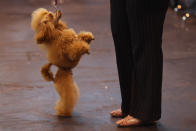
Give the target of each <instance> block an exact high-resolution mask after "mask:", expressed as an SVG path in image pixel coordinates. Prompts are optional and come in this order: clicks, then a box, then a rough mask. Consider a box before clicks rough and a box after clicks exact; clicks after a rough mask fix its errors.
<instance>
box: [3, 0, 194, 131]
mask: <svg viewBox="0 0 196 131" xmlns="http://www.w3.org/2000/svg"><path fill="white" fill-rule="evenodd" d="M38 7H45V8H47V9H50V10H53V8H52V7H51V6H50V3H49V2H48V1H46V0H45V1H44V0H9V1H3V0H1V1H0V18H1V20H0V28H1V30H0V130H1V131H12V130H14V131H23V130H24V131H53V130H54V131H65V130H66V131H72V130H73V131H121V130H125V131H126V130H134V131H149V130H150V131H194V130H196V95H195V94H196V79H195V78H196V70H195V67H196V24H191V23H189V24H188V25H186V26H185V24H183V22H182V21H181V19H180V18H178V17H177V16H176V14H175V13H174V12H173V11H171V10H169V11H168V14H167V19H166V23H165V30H164V38H163V49H164V78H163V102H162V105H163V106H162V110H163V113H162V119H161V120H160V121H159V123H158V124H157V125H156V126H150V127H132V128H117V127H116V125H115V121H116V120H117V119H114V118H110V115H109V112H110V111H111V110H113V109H116V108H119V107H120V90H119V83H118V77H117V70H116V61H115V54H114V46H113V41H112V36H111V33H110V24H109V1H106V0H64V4H63V5H62V6H61V9H62V11H63V19H64V20H66V21H67V23H68V25H69V26H70V27H72V28H75V29H76V30H77V31H80V30H89V31H92V32H93V33H94V34H95V37H96V41H94V42H93V44H92V51H91V55H90V56H85V57H83V59H82V61H81V63H80V64H79V66H78V67H77V68H76V69H75V70H74V74H75V79H76V82H77V84H78V85H79V88H80V92H81V99H80V101H79V103H78V104H77V106H76V108H75V113H74V116H73V117H72V118H59V117H57V116H55V110H54V106H55V102H56V100H57V99H58V95H57V93H56V92H55V89H54V87H53V84H52V83H47V82H45V81H44V80H43V79H42V77H41V75H40V67H41V66H42V65H43V64H45V63H46V62H47V61H46V59H45V56H44V54H43V53H42V52H41V51H40V49H39V48H38V47H37V45H36V44H35V42H34V41H33V32H32V31H31V28H30V15H31V12H32V11H33V10H35V9H36V8H38ZM54 70H55V69H54Z"/></svg>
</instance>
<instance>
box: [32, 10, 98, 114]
mask: <svg viewBox="0 0 196 131" xmlns="http://www.w3.org/2000/svg"><path fill="white" fill-rule="evenodd" d="M60 18H61V12H60V11H57V12H56V13H53V12H50V11H47V10H46V9H43V8H40V9H37V10H35V11H34V12H33V13H32V20H31V26H32V29H33V30H34V31H35V40H36V42H37V44H38V45H39V46H40V47H41V48H43V49H44V50H46V53H47V58H48V61H49V63H48V64H45V65H44V66H43V67H42V69H41V74H42V76H43V78H44V79H45V80H46V81H53V82H54V86H55V88H56V91H57V92H58V94H59V97H60V98H59V100H58V101H57V104H56V113H57V115H60V116H71V115H72V112H73V108H74V105H75V104H76V103H77V100H78V98H79V90H78V87H77V85H76V83H75V82H74V78H73V73H72V69H73V68H74V67H76V66H77V64H78V63H79V61H80V59H81V57H82V55H84V54H89V53H90V43H91V41H92V40H94V36H93V34H92V33H91V32H80V33H79V34H76V33H75V31H74V30H73V29H71V28H68V27H67V25H66V23H64V22H63V21H61V20H60ZM52 65H55V66H57V67H58V71H57V73H56V75H55V77H54V76H53V73H52V72H51V71H50V67H51V66H52Z"/></svg>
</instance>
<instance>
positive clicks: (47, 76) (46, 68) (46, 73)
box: [41, 63, 54, 81]
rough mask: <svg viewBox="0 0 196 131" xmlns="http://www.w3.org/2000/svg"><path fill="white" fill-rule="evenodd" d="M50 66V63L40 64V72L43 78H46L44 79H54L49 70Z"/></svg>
mask: <svg viewBox="0 0 196 131" xmlns="http://www.w3.org/2000/svg"><path fill="white" fill-rule="evenodd" d="M51 66H52V64H51V63H48V64H45V65H43V66H42V69H41V74H42V77H43V78H44V80H46V81H54V77H53V73H52V71H51V70H50V67H51Z"/></svg>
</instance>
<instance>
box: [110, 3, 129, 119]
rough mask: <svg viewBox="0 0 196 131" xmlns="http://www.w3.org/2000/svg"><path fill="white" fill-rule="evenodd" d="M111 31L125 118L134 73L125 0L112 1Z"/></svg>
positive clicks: (127, 112)
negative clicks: (131, 75)
mask: <svg viewBox="0 0 196 131" xmlns="http://www.w3.org/2000/svg"><path fill="white" fill-rule="evenodd" d="M110 2H111V29H112V35H113V40H114V44H115V52H116V61H117V68H118V75H119V82H120V89H121V97H122V103H121V109H122V112H123V116H126V115H128V114H129V104H128V103H130V102H129V100H130V95H129V93H130V91H131V90H130V87H129V82H130V74H131V72H132V62H131V60H132V53H131V52H130V47H129V45H130V34H129V25H128V17H127V14H126V5H125V3H126V1H125V0H110Z"/></svg>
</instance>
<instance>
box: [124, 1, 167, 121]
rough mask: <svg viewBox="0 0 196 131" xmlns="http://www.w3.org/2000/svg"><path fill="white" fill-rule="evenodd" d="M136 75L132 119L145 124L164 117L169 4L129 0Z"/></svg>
mask: <svg viewBox="0 0 196 131" xmlns="http://www.w3.org/2000/svg"><path fill="white" fill-rule="evenodd" d="M126 1H127V3H126V5H127V7H126V9H127V15H128V21H129V30H130V37H131V47H132V48H131V50H132V54H133V64H134V71H133V74H132V81H131V82H130V84H131V83H135V84H134V85H133V86H132V87H131V91H130V92H129V96H130V98H129V99H130V101H129V115H131V116H133V117H134V118H137V119H139V120H141V121H156V120H158V119H160V117H161V88H162V72H163V54H162V32H163V24H164V19H165V14H166V11H167V8H168V0H161V1H155V0H145V1H143V0H126Z"/></svg>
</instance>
